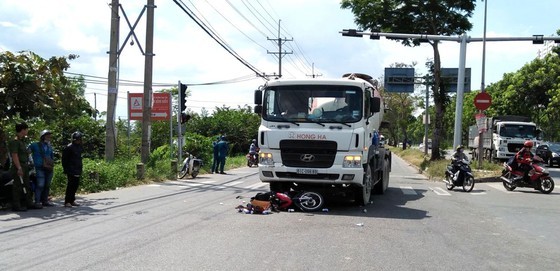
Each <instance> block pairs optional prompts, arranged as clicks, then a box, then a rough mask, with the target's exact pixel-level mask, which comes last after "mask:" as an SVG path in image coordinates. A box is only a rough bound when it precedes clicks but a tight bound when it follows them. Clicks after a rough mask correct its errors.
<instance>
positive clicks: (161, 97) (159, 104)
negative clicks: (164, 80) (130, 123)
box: [128, 93, 171, 120]
mask: <svg viewBox="0 0 560 271" xmlns="http://www.w3.org/2000/svg"><path fill="white" fill-rule="evenodd" d="M143 103H144V94H143V93H129V94H128V119H130V120H142V115H143V109H144V106H143ZM170 116H171V94H170V93H153V94H152V120H169V118H170Z"/></svg>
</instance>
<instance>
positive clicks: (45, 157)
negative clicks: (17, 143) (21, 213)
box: [29, 130, 54, 208]
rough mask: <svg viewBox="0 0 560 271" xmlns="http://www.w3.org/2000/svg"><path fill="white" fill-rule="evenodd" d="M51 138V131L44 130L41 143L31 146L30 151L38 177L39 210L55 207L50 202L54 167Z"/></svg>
mask: <svg viewBox="0 0 560 271" xmlns="http://www.w3.org/2000/svg"><path fill="white" fill-rule="evenodd" d="M51 137H52V132H51V131H49V130H43V131H41V134H40V138H39V141H38V142H33V143H31V145H29V150H30V151H31V156H32V157H33V164H34V166H35V176H36V177H37V181H36V184H35V206H36V207H38V208H40V207H43V206H45V207H51V206H54V205H53V204H52V203H51V202H49V194H50V187H51V182H52V179H53V167H54V153H53V148H52V146H51Z"/></svg>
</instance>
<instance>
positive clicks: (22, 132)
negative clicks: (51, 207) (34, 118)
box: [8, 122, 35, 212]
mask: <svg viewBox="0 0 560 271" xmlns="http://www.w3.org/2000/svg"><path fill="white" fill-rule="evenodd" d="M28 132H29V126H27V124H26V123H25V122H22V123H18V124H16V138H15V139H14V140H12V141H10V142H8V150H9V152H10V155H11V157H12V164H11V167H10V174H11V175H12V176H13V177H14V183H13V186H12V200H13V203H12V209H13V210H14V211H16V212H25V211H27V208H35V205H34V204H33V195H32V193H31V185H30V183H29V166H28V165H27V164H28V162H29V153H28V152H27V144H26V142H25V140H26V137H27V133H28Z"/></svg>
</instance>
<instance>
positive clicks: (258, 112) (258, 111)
mask: <svg viewBox="0 0 560 271" xmlns="http://www.w3.org/2000/svg"><path fill="white" fill-rule="evenodd" d="M262 108H263V106H262V105H260V104H257V105H255V108H254V110H253V111H254V112H255V113H257V114H261V113H262Z"/></svg>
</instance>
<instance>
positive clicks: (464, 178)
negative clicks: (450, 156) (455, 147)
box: [444, 159, 475, 192]
mask: <svg viewBox="0 0 560 271" xmlns="http://www.w3.org/2000/svg"><path fill="white" fill-rule="evenodd" d="M455 163H458V166H459V169H458V170H457V171H456V172H453V170H454V167H453V165H448V166H447V169H446V170H445V179H444V181H445V187H447V190H451V189H453V188H454V187H455V186H462V187H463V191H465V192H471V191H472V190H473V188H474V183H475V181H474V176H473V174H472V170H471V166H470V161H468V160H466V159H462V160H459V161H455Z"/></svg>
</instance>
